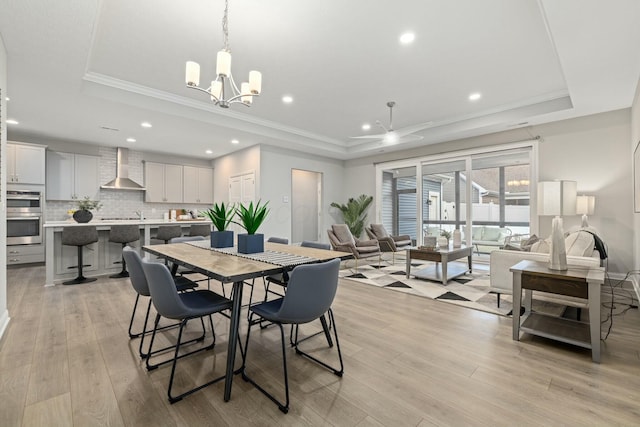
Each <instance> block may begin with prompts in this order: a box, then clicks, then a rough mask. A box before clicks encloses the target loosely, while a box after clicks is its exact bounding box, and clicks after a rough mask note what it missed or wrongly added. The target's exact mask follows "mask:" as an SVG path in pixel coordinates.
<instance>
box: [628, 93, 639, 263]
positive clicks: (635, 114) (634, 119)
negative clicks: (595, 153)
mask: <svg viewBox="0 0 640 427" xmlns="http://www.w3.org/2000/svg"><path fill="white" fill-rule="evenodd" d="M639 141H640V84H638V86H637V87H636V94H635V97H634V99H633V104H632V105H631V137H630V140H629V143H630V149H629V152H630V153H631V154H630V155H629V161H628V163H629V166H630V167H631V171H632V174H631V186H632V188H633V185H634V184H633V179H634V176H633V167H634V164H633V154H634V151H635V149H636V145H637V144H638V143H639ZM636 167H640V165H637V166H636ZM639 191H640V189H639ZM631 212H632V215H633V226H634V227H633V229H634V231H637V230H640V213H635V212H634V207H633V205H632V209H631ZM633 236H634V238H633V269H634V270H638V269H640V233H637V232H635V233H634V235H633Z"/></svg>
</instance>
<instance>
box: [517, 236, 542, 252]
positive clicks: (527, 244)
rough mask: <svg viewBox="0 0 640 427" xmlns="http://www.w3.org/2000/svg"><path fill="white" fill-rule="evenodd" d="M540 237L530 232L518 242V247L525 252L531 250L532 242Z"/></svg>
mask: <svg viewBox="0 0 640 427" xmlns="http://www.w3.org/2000/svg"><path fill="white" fill-rule="evenodd" d="M539 240H540V238H539V237H538V236H536V235H535V234H532V235H531V236H530V237H529V238H528V239H526V240H524V241H523V242H521V243H520V249H521V250H523V251H526V252H531V247H532V246H533V244H534V243H536V242H538V241H539Z"/></svg>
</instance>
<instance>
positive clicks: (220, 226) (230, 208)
mask: <svg viewBox="0 0 640 427" xmlns="http://www.w3.org/2000/svg"><path fill="white" fill-rule="evenodd" d="M204 214H205V215H206V216H208V217H209V219H210V220H211V222H212V223H213V227H214V228H215V229H216V230H218V231H225V230H226V229H227V227H229V224H231V220H232V219H233V217H234V215H235V214H236V210H235V205H234V204H230V205H227V206H225V204H224V202H222V203H220V204H217V203H215V204H214V205H213V207H212V208H211V209H208V210H206V211H204Z"/></svg>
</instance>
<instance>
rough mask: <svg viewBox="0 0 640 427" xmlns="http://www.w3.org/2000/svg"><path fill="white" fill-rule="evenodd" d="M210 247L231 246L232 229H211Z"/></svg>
mask: <svg viewBox="0 0 640 427" xmlns="http://www.w3.org/2000/svg"><path fill="white" fill-rule="evenodd" d="M211 247H212V248H231V247H233V231H231V230H225V231H212V232H211Z"/></svg>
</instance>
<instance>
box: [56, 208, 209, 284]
mask: <svg viewBox="0 0 640 427" xmlns="http://www.w3.org/2000/svg"><path fill="white" fill-rule="evenodd" d="M203 223H204V224H207V223H208V224H211V222H210V221H208V220H207V221H203V220H187V221H165V220H163V219H145V220H136V219H133V220H132V219H126V220H100V219H94V220H92V221H91V222H88V223H86V224H80V223H77V222H75V221H73V220H70V221H49V222H47V223H45V224H44V230H45V286H52V285H55V284H56V283H62V282H64V281H65V280H69V279H73V278H74V277H76V276H77V273H78V270H77V268H76V267H74V266H76V265H77V264H78V255H77V254H78V251H77V249H76V247H75V246H65V245H63V244H62V229H63V228H65V227H87V226H95V227H96V229H97V230H98V239H99V240H98V241H97V242H96V243H92V244H90V245H87V246H85V247H84V265H85V268H84V275H85V276H87V277H95V276H102V275H107V274H114V273H117V272H118V271H119V270H120V269H121V268H122V265H121V264H120V261H121V259H122V245H121V244H120V243H113V242H110V241H109V231H110V230H111V227H112V226H114V225H133V224H135V225H138V226H139V227H140V241H138V242H133V243H132V244H131V245H130V246H132V247H134V248H138V249H139V248H141V247H142V246H145V245H149V244H151V240H152V235H155V231H156V230H157V229H158V227H159V226H161V225H176V224H177V225H180V226H181V227H182V229H183V230H182V234H183V235H188V234H189V228H190V227H191V224H203ZM158 243H164V242H162V241H158ZM87 265H88V266H87Z"/></svg>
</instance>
